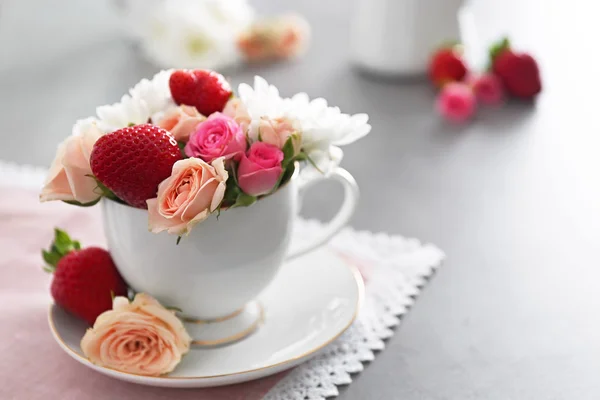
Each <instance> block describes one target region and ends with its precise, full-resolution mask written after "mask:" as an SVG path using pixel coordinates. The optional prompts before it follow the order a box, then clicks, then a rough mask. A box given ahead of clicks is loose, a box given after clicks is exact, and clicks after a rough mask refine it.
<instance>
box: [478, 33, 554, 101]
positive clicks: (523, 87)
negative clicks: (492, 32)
mask: <svg viewBox="0 0 600 400" xmlns="http://www.w3.org/2000/svg"><path fill="white" fill-rule="evenodd" d="M490 58H491V66H492V68H491V69H492V71H493V72H494V73H495V74H496V75H498V77H499V78H500V80H501V81H502V83H503V84H504V86H505V88H506V91H507V92H508V93H509V94H511V95H513V96H515V97H520V98H522V99H531V98H533V97H535V96H536V95H537V94H538V93H540V92H541V91H542V81H541V78H540V70H539V68H538V65H537V62H536V61H535V59H534V58H533V57H532V56H531V55H529V54H527V53H516V52H514V51H513V50H512V49H511V48H510V43H509V41H508V39H506V38H505V39H503V40H502V41H501V42H500V43H498V44H496V45H494V46H493V47H492V49H491V50H490Z"/></svg>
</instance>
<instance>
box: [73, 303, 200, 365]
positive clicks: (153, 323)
mask: <svg viewBox="0 0 600 400" xmlns="http://www.w3.org/2000/svg"><path fill="white" fill-rule="evenodd" d="M191 341H192V339H191V338H190V335H188V333H187V332H186V330H185V328H184V326H183V323H182V322H181V321H180V320H179V319H178V318H177V317H176V316H175V313H174V312H172V311H169V310H167V309H166V308H164V307H163V306H162V305H160V303H159V302H158V301H156V300H155V299H154V298H152V297H151V296H149V295H147V294H144V293H139V294H137V295H136V296H135V299H134V300H133V302H131V303H130V302H129V300H128V299H127V298H125V297H115V299H114V300H113V309H112V310H109V311H106V312H104V313H102V314H100V315H99V316H98V318H97V319H96V322H95V323H94V326H93V327H92V328H90V329H88V330H87V331H86V333H85V335H84V336H83V339H81V350H82V351H83V353H84V354H85V356H86V357H87V358H88V359H89V360H90V361H91V362H92V363H94V364H96V365H99V366H102V367H108V368H113V369H116V370H118V371H122V372H128V373H131V374H137V375H147V376H159V375H163V374H166V373H169V372H171V371H173V370H174V369H175V367H176V366H177V364H179V362H180V361H181V357H182V356H183V355H184V354H185V353H187V352H188V351H189V349H190V343H191Z"/></svg>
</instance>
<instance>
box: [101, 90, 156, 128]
mask: <svg viewBox="0 0 600 400" xmlns="http://www.w3.org/2000/svg"><path fill="white" fill-rule="evenodd" d="M96 114H98V119H99V121H98V127H99V128H100V130H101V131H103V132H106V133H109V132H113V131H116V130H117V129H121V128H125V127H126V126H129V125H139V124H145V123H147V122H148V119H149V118H150V111H149V108H148V104H147V103H146V102H145V101H144V100H142V99H139V98H133V97H131V96H129V95H124V96H123V97H122V98H121V101H120V102H119V103H115V104H112V105H106V106H100V107H98V108H96Z"/></svg>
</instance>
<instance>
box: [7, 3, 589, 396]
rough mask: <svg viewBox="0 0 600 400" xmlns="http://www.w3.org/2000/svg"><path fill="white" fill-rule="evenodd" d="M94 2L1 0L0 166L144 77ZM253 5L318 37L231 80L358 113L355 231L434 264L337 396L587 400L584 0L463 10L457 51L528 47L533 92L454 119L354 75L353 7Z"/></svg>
mask: <svg viewBox="0 0 600 400" xmlns="http://www.w3.org/2000/svg"><path fill="white" fill-rule="evenodd" d="M397 1H404V0H397ZM108 4H109V3H107V2H105V1H94V2H92V1H80V0H60V1H59V0H56V1H52V2H49V1H42V0H40V1H33V0H20V1H17V0H12V1H11V0H9V1H3V2H1V3H0V126H1V130H0V139H1V142H0V159H4V160H11V161H16V162H19V163H29V164H35V165H41V166H48V165H49V163H50V161H51V159H52V157H53V154H54V150H55V148H56V145H57V143H58V142H59V141H60V140H61V139H62V138H63V137H65V136H66V135H68V134H69V133H70V128H71V125H72V123H73V122H74V121H75V119H77V118H81V117H86V116H88V115H92V114H93V112H94V109H95V106H96V105H99V104H104V103H109V102H114V101H117V100H118V99H119V97H120V96H121V94H122V93H124V91H125V89H126V88H128V87H130V86H131V85H132V84H134V83H135V82H137V81H138V80H139V79H140V78H141V77H143V76H150V75H151V74H153V73H154V72H155V71H156V68H155V67H153V66H151V65H149V64H148V63H147V62H145V61H144V60H143V59H142V58H141V57H140V56H139V55H138V54H137V53H136V52H135V51H133V48H132V47H131V45H130V44H129V43H128V42H127V41H125V40H124V39H123V36H122V33H121V32H120V30H119V25H118V19H117V17H116V15H115V14H114V13H113V11H112V9H110V8H109V6H108ZM253 4H254V5H255V7H256V8H257V9H258V11H259V12H265V13H267V12H275V11H287V10H290V9H296V10H297V11H299V12H301V13H303V14H304V15H305V16H306V17H307V18H308V19H309V21H310V22H311V24H312V25H313V33H314V40H313V43H312V47H311V48H310V51H309V52H308V54H307V55H306V56H305V57H304V58H303V59H302V60H299V61H297V62H293V63H283V64H277V65H270V66H264V67H261V68H258V67H254V68H246V69H240V70H238V71H229V74H228V75H229V76H230V77H231V79H232V80H233V82H234V83H235V84H237V83H239V82H241V81H251V79H252V76H253V75H254V74H255V73H260V74H261V75H262V76H264V77H265V78H267V79H268V80H269V81H270V82H271V83H273V84H275V85H276V86H278V87H279V89H280V91H281V92H282V94H283V95H291V94H293V93H295V92H298V91H306V92H308V93H309V94H310V95H311V96H312V97H317V96H323V97H325V98H327V99H328V100H329V101H330V103H331V104H335V105H338V106H340V107H341V108H342V110H344V111H346V112H350V113H355V112H367V113H369V114H370V116H371V122H372V125H373V132H372V133H371V135H370V136H369V137H368V138H366V139H364V140H362V141H360V142H359V143H357V144H355V145H352V146H349V147H347V148H346V149H345V154H346V156H345V159H344V162H343V165H344V166H345V167H346V168H347V169H348V170H349V171H351V173H352V174H353V175H354V176H355V177H356V179H357V181H358V183H359V185H360V187H361V190H362V194H363V196H362V200H361V204H360V207H359V209H358V211H357V213H356V216H355V217H354V219H353V221H352V225H353V226H354V227H355V228H358V229H368V230H371V231H375V232H377V231H386V232H390V233H396V234H403V235H405V236H412V237H418V238H420V239H422V240H423V241H428V242H433V243H435V244H437V245H438V246H440V247H441V248H442V249H443V250H445V251H446V253H447V256H448V259H447V262H446V263H445V265H444V267H443V268H442V269H441V270H440V272H439V273H438V274H437V276H436V277H435V278H434V279H433V281H432V283H431V285H430V286H429V287H428V288H427V289H426V290H425V292H424V293H423V295H422V297H421V298H420V299H419V301H418V302H417V304H416V306H415V307H414V309H413V310H412V312H411V313H410V314H409V315H408V316H407V317H406V318H405V319H404V321H403V323H402V325H401V326H400V327H399V328H398V330H397V332H396V335H395V336H394V337H393V338H392V339H391V340H390V341H389V343H388V347H387V349H386V350H385V351H384V352H382V353H381V354H379V356H378V357H377V358H376V360H375V361H374V362H373V363H371V364H370V365H368V366H367V367H366V369H365V371H364V372H362V373H361V374H359V375H357V376H356V377H355V378H354V383H353V384H352V385H351V386H349V387H347V388H344V389H342V394H341V396H340V399H343V400H350V399H369V400H377V399H385V400H388V399H461V400H466V399H497V400H507V399H577V400H580V399H598V398H600V379H598V371H600V340H599V337H600V322H599V315H600V292H599V291H598V288H597V287H598V278H599V276H600V273H599V272H598V261H597V260H598V258H597V256H598V254H597V253H598V250H600V248H599V246H598V238H599V237H600V235H599V234H600V224H599V222H600V210H599V205H600V184H599V180H598V171H599V167H600V162H599V161H598V153H599V151H600V136H599V125H600V122H599V119H598V115H599V114H600V112H599V109H598V101H597V99H598V95H597V93H598V90H599V89H600V80H599V79H598V73H599V71H600V59H599V57H598V55H597V47H598V46H597V38H598V37H599V36H598V33H599V29H598V23H597V15H598V12H597V10H596V11H595V9H594V8H595V7H596V6H595V5H594V3H593V2H590V1H586V0H572V1H568V2H567V1H558V0H545V1H544V0H528V1H525V0H519V1H517V0H507V1H502V2H500V1H491V0H487V1H486V0H479V1H473V2H471V3H470V6H471V8H472V10H473V13H474V15H475V28H476V29H475V30H474V31H473V32H475V33H476V35H475V37H472V38H471V42H470V43H473V48H471V49H469V51H470V52H473V53H479V54H480V55H481V54H483V53H484V52H485V46H487V44H488V43H489V42H491V41H492V40H494V39H495V38H497V37H498V36H500V35H502V34H504V33H507V34H510V35H511V36H512V37H513V39H514V42H515V43H516V45H517V46H518V47H520V48H522V49H527V50H530V51H531V52H533V53H534V54H536V55H537V56H538V59H539V61H540V64H541V68H542V72H543V78H544V84H545V87H544V92H543V94H542V96H541V97H540V98H539V99H538V101H537V102H535V104H522V103H510V104H508V105H506V106H505V107H503V108H501V109H499V110H487V109H486V110H482V111H481V112H480V113H478V115H477V118H476V119H475V120H474V121H473V122H472V123H470V124H468V125H465V126H462V127H456V126H449V125H447V124H445V123H443V122H442V121H440V120H439V119H438V118H436V116H435V115H434V113H433V112H432V104H433V99H434V92H433V91H432V90H431V89H430V88H429V87H428V86H427V85H426V84H425V83H423V82H419V81H407V80H404V81H402V80H400V81H398V80H381V79H374V78H372V77H368V76H365V75H363V74H360V73H358V72H357V71H356V70H355V69H354V68H353V67H352V65H351V63H350V62H349V50H350V43H349V42H348V32H349V29H350V26H351V18H350V15H351V5H352V2H349V1H347V0H303V1H292V0H286V1H275V0H255V1H254V2H253ZM473 32H471V33H473ZM321 189H322V190H320V191H315V192H314V193H313V196H312V199H311V200H310V201H308V203H307V206H306V208H305V213H306V214H307V215H310V216H316V217H319V218H327V217H328V216H329V215H330V214H331V212H332V211H333V210H334V209H335V208H336V204H337V203H338V200H339V198H340V192H341V190H339V188H337V187H336V186H323V187H322V188H321Z"/></svg>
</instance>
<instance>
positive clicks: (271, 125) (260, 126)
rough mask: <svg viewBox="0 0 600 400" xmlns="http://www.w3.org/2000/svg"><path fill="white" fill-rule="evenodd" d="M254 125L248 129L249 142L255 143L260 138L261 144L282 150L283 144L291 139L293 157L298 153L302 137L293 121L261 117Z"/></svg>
mask: <svg viewBox="0 0 600 400" xmlns="http://www.w3.org/2000/svg"><path fill="white" fill-rule="evenodd" d="M256 125H257V126H255V125H254V124H252V126H251V128H250V131H249V134H248V135H249V137H250V140H254V141H256V140H258V138H259V136H260V141H261V142H265V143H269V144H272V145H273V146H277V147H278V148H280V149H283V146H285V142H286V141H287V140H288V138H290V137H291V138H292V145H293V146H294V156H295V155H297V154H298V153H299V152H300V149H301V148H302V135H301V134H300V132H299V130H298V128H296V124H295V123H294V121H293V120H290V119H288V118H274V119H269V118H266V117H261V119H260V121H259V122H258V123H257V124H256ZM259 134H260V135H259Z"/></svg>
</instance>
